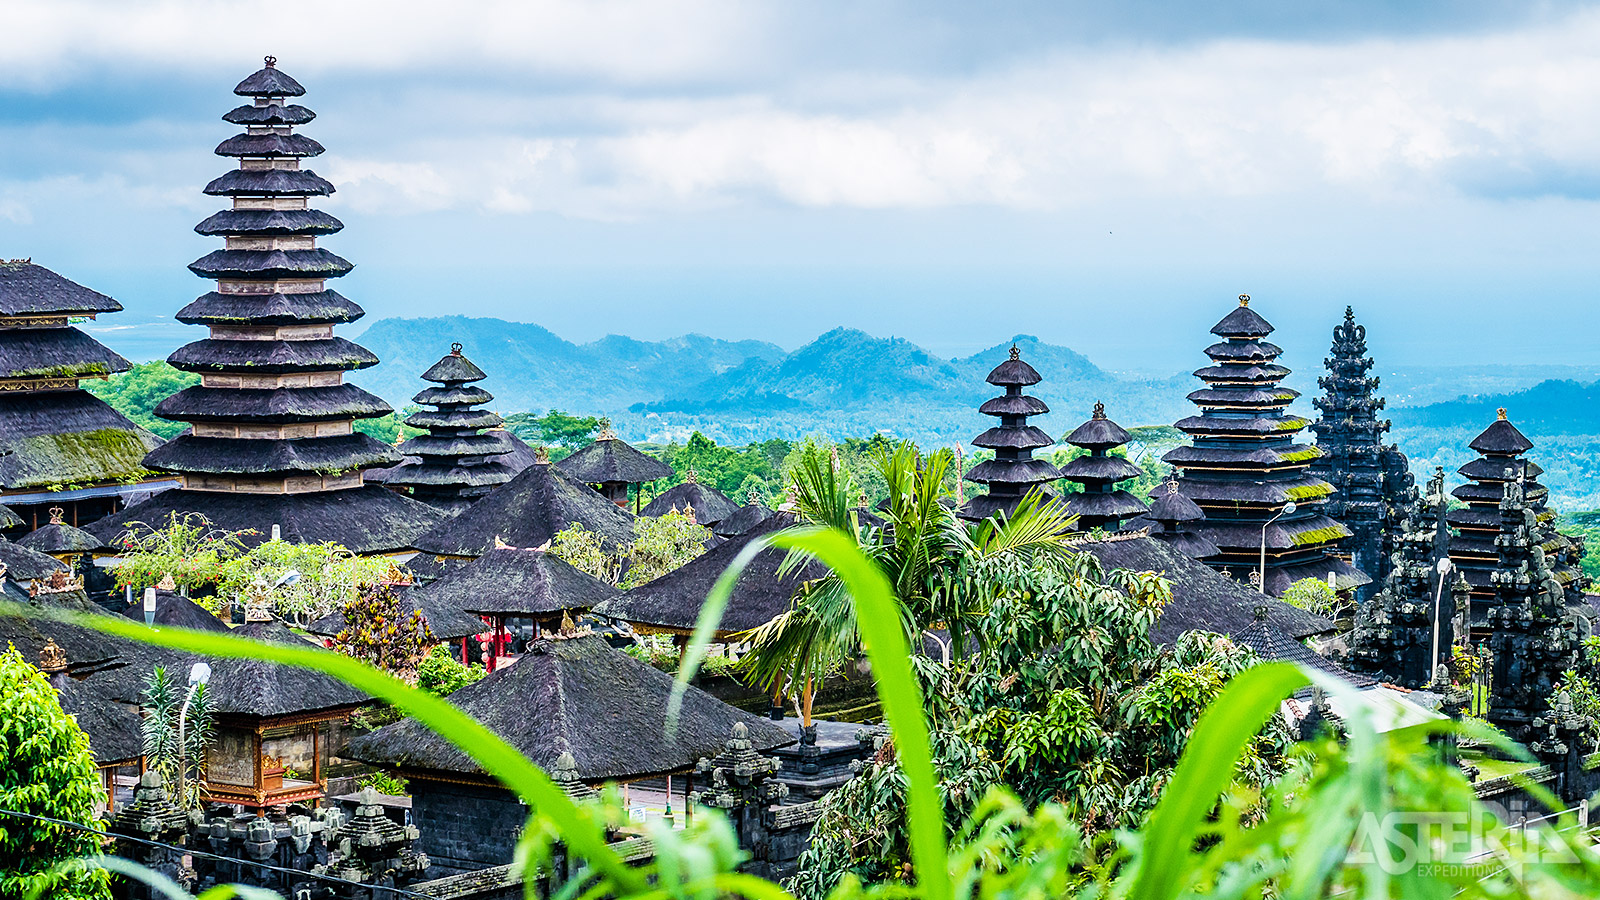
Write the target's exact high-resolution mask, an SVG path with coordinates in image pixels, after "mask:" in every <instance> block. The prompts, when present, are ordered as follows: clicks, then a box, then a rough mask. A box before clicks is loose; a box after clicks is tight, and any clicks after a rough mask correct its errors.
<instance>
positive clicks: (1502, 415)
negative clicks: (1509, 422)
mask: <svg viewBox="0 0 1600 900" xmlns="http://www.w3.org/2000/svg"><path fill="white" fill-rule="evenodd" d="M1494 415H1495V418H1496V419H1498V420H1500V421H1501V422H1504V421H1505V420H1506V408H1505V407H1504V406H1502V407H1500V408H1499V409H1497V410H1495V411H1494Z"/></svg>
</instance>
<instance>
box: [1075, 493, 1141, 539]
mask: <svg viewBox="0 0 1600 900" xmlns="http://www.w3.org/2000/svg"><path fill="white" fill-rule="evenodd" d="M1066 501H1067V512H1069V513H1072V514H1073V515H1075V516H1078V517H1079V518H1080V519H1081V520H1084V521H1088V520H1091V519H1094V520H1099V519H1117V520H1120V519H1126V518H1128V517H1130V516H1137V515H1139V514H1141V513H1143V512H1144V511H1145V506H1144V504H1143V503H1140V502H1139V498H1138V497H1135V496H1134V495H1132V494H1130V493H1128V492H1127V491H1109V492H1106V493H1098V492H1093V491H1090V492H1083V493H1077V494H1067V495H1066ZM1079 528H1080V529H1083V530H1087V528H1084V524H1083V521H1080V522H1079Z"/></svg>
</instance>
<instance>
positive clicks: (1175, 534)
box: [1129, 478, 1222, 559]
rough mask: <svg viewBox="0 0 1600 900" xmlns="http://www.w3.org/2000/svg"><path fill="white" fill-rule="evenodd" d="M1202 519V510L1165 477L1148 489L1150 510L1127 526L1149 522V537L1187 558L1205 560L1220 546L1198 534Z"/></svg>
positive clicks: (1175, 481)
mask: <svg viewBox="0 0 1600 900" xmlns="http://www.w3.org/2000/svg"><path fill="white" fill-rule="evenodd" d="M1205 520H1206V514H1205V510H1203V509H1201V508H1200V507H1198V506H1196V505H1195V503H1194V501H1193V500H1190V499H1189V498H1188V497H1185V496H1184V495H1183V492H1182V491H1181V490H1180V489H1179V487H1178V480H1177V479H1176V478H1168V479H1167V480H1166V481H1164V482H1162V483H1161V484H1158V485H1156V487H1155V490H1152V491H1151V492H1150V510H1149V511H1148V512H1147V513H1145V515H1144V517H1143V518H1142V519H1139V520H1136V521H1135V522H1132V523H1130V525H1129V527H1130V529H1131V528H1133V527H1136V526H1140V525H1145V524H1146V523H1148V530H1149V534H1150V536H1151V537H1153V538H1155V539H1156V540H1158V541H1161V542H1163V543H1165V544H1167V545H1168V546H1170V547H1172V549H1173V550H1175V551H1177V552H1179V553H1182V554H1183V555H1184V556H1187V557H1188V558H1190V559H1206V558H1208V557H1212V556H1216V555H1217V554H1219V553H1221V552H1222V548H1220V547H1218V546H1217V545H1216V544H1213V543H1211V542H1210V541H1208V540H1206V539H1205V538H1204V537H1202V536H1201V535H1200V533H1199V531H1198V530H1197V529H1198V527H1199V525H1200V523H1202V522H1204V521H1205Z"/></svg>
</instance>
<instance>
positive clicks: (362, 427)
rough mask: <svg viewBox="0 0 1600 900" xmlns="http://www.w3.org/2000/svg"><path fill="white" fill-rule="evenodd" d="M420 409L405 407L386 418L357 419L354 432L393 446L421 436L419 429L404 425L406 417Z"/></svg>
mask: <svg viewBox="0 0 1600 900" xmlns="http://www.w3.org/2000/svg"><path fill="white" fill-rule="evenodd" d="M421 409H422V407H420V406H416V405H412V406H407V407H406V408H405V409H399V410H395V411H394V412H391V413H389V414H388V415H386V416H379V417H377V418H376V419H357V420H356V424H355V429H356V431H359V432H361V433H362V434H365V435H368V436H369V437H374V438H377V439H378V440H380V441H383V442H384V443H385V444H391V445H393V444H394V443H396V442H397V441H404V440H408V439H410V438H414V437H416V436H417V435H419V434H423V433H424V432H423V430H422V429H421V428H412V427H411V426H410V425H407V424H406V423H405V419H406V417H407V416H409V415H411V414H412V413H414V412H418V411H420V410H421Z"/></svg>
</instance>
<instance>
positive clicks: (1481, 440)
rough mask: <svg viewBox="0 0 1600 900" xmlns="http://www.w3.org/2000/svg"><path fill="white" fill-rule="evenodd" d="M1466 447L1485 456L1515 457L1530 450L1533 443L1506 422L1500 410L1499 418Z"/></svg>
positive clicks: (1503, 412) (1503, 411)
mask: <svg viewBox="0 0 1600 900" xmlns="http://www.w3.org/2000/svg"><path fill="white" fill-rule="evenodd" d="M1467 446H1468V447H1471V448H1472V449H1473V450H1476V451H1478V452H1479V453H1482V454H1484V455H1485V456H1516V455H1517V454H1519V453H1526V452H1528V451H1529V450H1532V449H1533V441H1530V440H1528V439H1527V438H1526V437H1524V436H1523V434H1522V432H1520V431H1518V430H1517V426H1515V425H1513V424H1511V423H1510V422H1509V421H1507V420H1506V411H1505V410H1503V409H1502V410H1500V412H1499V418H1497V419H1496V420H1495V421H1494V422H1493V423H1491V424H1490V425H1489V427H1488V428H1485V429H1484V430H1483V433H1482V434H1479V435H1478V436H1477V437H1475V438H1473V439H1472V442H1471V443H1469V444H1467Z"/></svg>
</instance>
